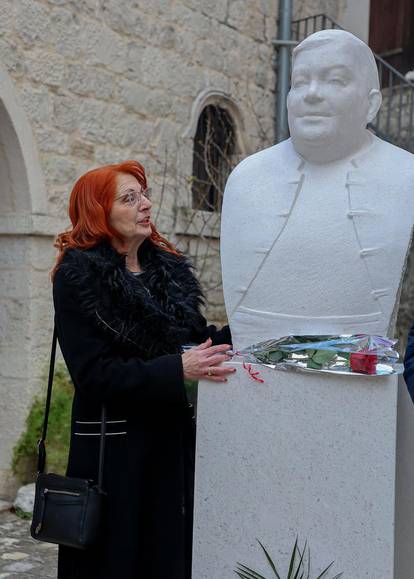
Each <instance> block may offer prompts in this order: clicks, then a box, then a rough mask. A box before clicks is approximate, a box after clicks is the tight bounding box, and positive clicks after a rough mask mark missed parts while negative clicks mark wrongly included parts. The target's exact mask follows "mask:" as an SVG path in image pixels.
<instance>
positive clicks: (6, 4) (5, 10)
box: [0, 0, 13, 36]
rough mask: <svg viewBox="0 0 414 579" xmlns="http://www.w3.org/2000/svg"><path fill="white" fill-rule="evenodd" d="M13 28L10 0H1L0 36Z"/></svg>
mask: <svg viewBox="0 0 414 579" xmlns="http://www.w3.org/2000/svg"><path fill="white" fill-rule="evenodd" d="M12 29H13V6H12V3H11V1H10V0H3V1H2V6H1V12H0V36H1V35H2V34H7V33H8V32H10V31H11V30H12Z"/></svg>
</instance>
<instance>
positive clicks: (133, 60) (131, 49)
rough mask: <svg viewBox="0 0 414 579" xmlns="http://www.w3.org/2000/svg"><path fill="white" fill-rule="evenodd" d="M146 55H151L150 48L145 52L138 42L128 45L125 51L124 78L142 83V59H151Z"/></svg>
mask: <svg viewBox="0 0 414 579" xmlns="http://www.w3.org/2000/svg"><path fill="white" fill-rule="evenodd" d="M148 53H151V48H149V47H148V49H147V50H145V47H144V46H143V45H142V44H140V43H138V42H129V43H128V46H127V51H126V71H125V76H126V77H128V78H130V79H133V80H138V81H139V82H142V81H143V77H142V69H143V59H144V57H147V58H150V57H151V56H150V54H148Z"/></svg>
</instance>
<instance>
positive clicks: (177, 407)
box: [52, 161, 234, 579]
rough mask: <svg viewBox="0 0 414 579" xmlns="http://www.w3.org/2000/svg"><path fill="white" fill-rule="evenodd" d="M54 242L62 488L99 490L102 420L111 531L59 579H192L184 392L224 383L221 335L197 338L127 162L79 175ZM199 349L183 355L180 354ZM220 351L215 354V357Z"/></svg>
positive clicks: (71, 559) (71, 554)
mask: <svg viewBox="0 0 414 579" xmlns="http://www.w3.org/2000/svg"><path fill="white" fill-rule="evenodd" d="M69 215H70V218H71V222H72V229H71V230H70V231H69V232H65V233H62V234H61V235H59V236H58V238H57V243H56V245H57V247H58V249H59V255H58V259H57V264H56V267H55V269H54V271H53V273H52V277H53V282H54V283H53V296H54V304H55V321H56V327H57V332H58V338H59V343H60V347H61V350H62V354H63V356H64V359H65V361H66V364H67V367H68V369H69V372H70V374H71V377H72V379H73V383H74V386H75V395H74V401H73V411H72V426H71V428H72V434H71V445H70V453H69V463H68V471H67V472H68V475H69V476H74V477H82V478H91V479H95V480H96V479H97V465H98V447H99V435H98V433H99V431H100V413H101V405H102V403H103V402H105V403H106V406H107V421H108V422H107V437H106V447H105V471H104V489H105V491H106V492H107V495H108V496H107V509H106V520H105V523H104V527H103V529H102V535H101V539H100V541H99V543H98V544H97V545H96V546H94V547H92V548H91V549H89V550H87V551H78V550H76V549H71V548H67V547H60V549H59V563H58V577H59V579H94V578H96V579H98V578H99V579H140V578H141V577H142V578H144V577H145V578H147V577H148V578H151V579H167V578H168V579H187V578H189V577H190V576H191V538H192V494H193V470H194V433H193V422H192V420H193V417H192V412H191V410H190V407H189V404H188V402H187V398H186V393H185V387H184V380H186V379H188V380H197V379H199V378H207V379H209V380H211V381H213V382H224V381H226V375H227V374H228V373H229V372H232V371H234V370H233V369H232V368H230V367H226V366H221V363H222V362H224V361H226V360H229V359H230V358H229V356H228V355H226V354H225V352H226V350H228V349H229V348H230V345H229V344H230V334H229V330H228V328H224V329H223V330H222V331H216V329H215V327H214V326H209V327H207V326H206V322H205V320H204V318H203V316H202V315H201V314H200V311H199V308H200V305H201V303H202V294H201V291H200V287H199V284H198V282H197V281H196V279H195V277H194V276H193V274H192V271H191V267H190V265H189V263H188V261H187V260H186V259H185V258H184V257H182V256H181V255H180V254H179V253H178V252H177V251H176V250H175V249H174V248H173V246H172V245H171V244H170V243H169V242H168V241H167V240H166V239H164V238H163V237H161V235H160V234H159V233H158V232H157V230H156V228H155V227H154V225H153V224H152V223H151V201H150V199H149V195H148V189H147V181H146V177H145V172H144V168H143V167H142V165H140V164H139V163H137V162H136V161H127V162H125V163H121V164H119V165H109V166H106V167H101V168H99V169H95V170H93V171H90V172H88V173H86V174H85V175H83V176H82V177H81V178H80V179H79V180H78V182H77V183H76V184H75V187H74V189H73V191H72V194H71V198H70V205H69ZM187 343H201V344H200V345H199V346H195V347H193V348H191V349H188V350H186V351H185V352H184V353H182V345H183V344H187ZM213 344H215V345H213Z"/></svg>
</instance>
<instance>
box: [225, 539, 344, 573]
mask: <svg viewBox="0 0 414 579" xmlns="http://www.w3.org/2000/svg"><path fill="white" fill-rule="evenodd" d="M257 542H258V543H259V545H260V547H261V548H262V551H263V552H264V554H265V556H266V560H267V563H268V565H269V567H270V568H271V570H272V571H273V575H272V577H273V578H276V579H282V576H281V575H280V573H279V571H278V570H277V568H276V565H275V563H274V562H273V560H272V558H271V557H270V555H269V553H268V552H267V550H266V549H265V547H264V546H263V545H262V543H261V542H260V541H259V540H258V539H257ZM332 565H333V561H332V563H330V564H329V565H328V566H327V567H326V568H325V569H324V570H323V571H322V573H320V575H318V577H316V579H322V578H323V577H325V578H326V579H327V573H328V571H329V569H330V568H331V567H332ZM234 572H235V573H236V575H237V576H238V577H240V579H267V578H266V577H264V576H263V575H260V574H259V573H257V571H253V569H250V568H249V567H246V565H242V564H241V563H237V568H236V569H235V570H234ZM339 577H342V573H339V574H338V575H335V577H333V578H332V579H339ZM286 579H311V576H310V549H309V548H308V549H306V543H305V546H304V547H303V550H302V551H301V550H300V548H299V547H298V540H297V539H296V541H295V544H294V546H293V550H292V554H291V557H290V563H289V569H288V574H287V575H286Z"/></svg>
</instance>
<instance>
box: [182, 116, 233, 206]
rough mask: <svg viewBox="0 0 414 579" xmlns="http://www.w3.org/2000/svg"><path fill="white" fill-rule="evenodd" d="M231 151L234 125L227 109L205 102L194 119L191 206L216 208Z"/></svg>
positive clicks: (230, 163) (220, 201)
mask: <svg viewBox="0 0 414 579" xmlns="http://www.w3.org/2000/svg"><path fill="white" fill-rule="evenodd" d="M234 155H235V128H234V123H233V121H232V118H231V116H230V114H229V113H228V111H227V110H225V109H224V108H221V107H220V106H217V105H207V106H206V107H205V108H204V109H203V111H202V113H201V115H200V118H199V119H198V124H197V131H196V135H195V137H194V154H193V177H192V178H193V181H192V194H193V209H201V210H204V211H220V209H221V203H222V199H223V191H224V187H225V184H226V181H227V177H228V176H229V173H230V171H231V169H232V166H233V164H234V163H233V160H234Z"/></svg>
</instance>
